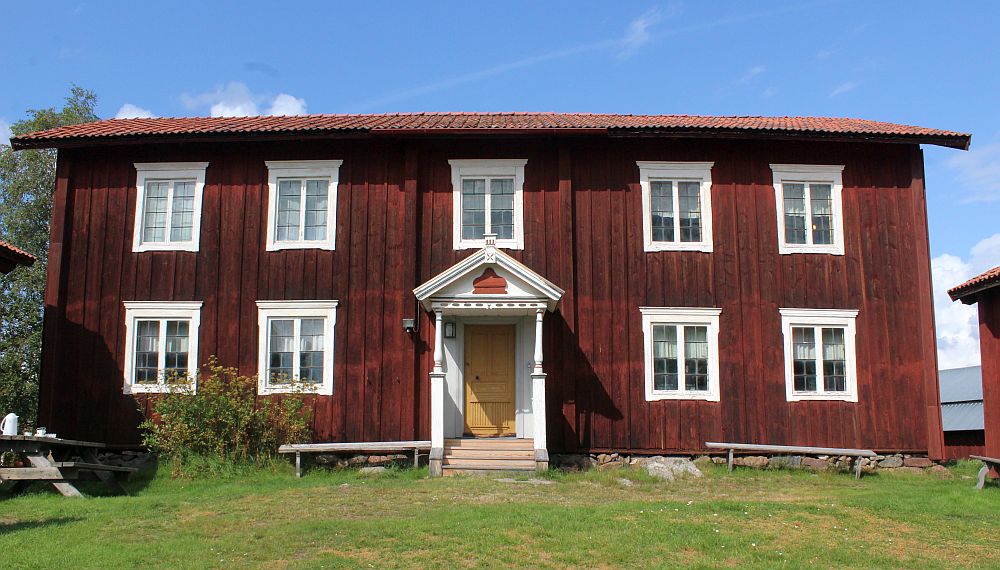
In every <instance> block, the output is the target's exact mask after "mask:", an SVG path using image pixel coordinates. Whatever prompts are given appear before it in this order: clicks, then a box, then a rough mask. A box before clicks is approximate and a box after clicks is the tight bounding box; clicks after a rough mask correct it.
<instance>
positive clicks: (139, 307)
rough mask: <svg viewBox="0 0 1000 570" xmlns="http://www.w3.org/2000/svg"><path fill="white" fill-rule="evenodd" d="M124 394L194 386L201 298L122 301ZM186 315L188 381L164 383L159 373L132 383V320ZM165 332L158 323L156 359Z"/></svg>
mask: <svg viewBox="0 0 1000 570" xmlns="http://www.w3.org/2000/svg"><path fill="white" fill-rule="evenodd" d="M124 305H125V366H124V385H123V387H122V392H123V393H125V394H157V393H164V392H172V391H176V390H177V389H184V388H190V389H194V388H195V386H196V382H197V377H198V329H199V328H200V326H201V301H193V302H192V301H125V302H124ZM162 319H168V320H174V319H188V320H190V321H191V324H190V326H189V327H188V334H189V337H188V378H189V380H190V382H189V383H188V384H171V385H168V384H165V383H164V382H163V380H164V379H163V378H162V377H161V378H160V379H159V380H158V382H157V383H156V384H155V385H153V384H135V383H134V378H133V369H134V368H135V330H136V329H135V322H136V321H147V320H162ZM165 335H166V330H165V328H164V327H160V360H161V363H162V361H163V359H164V358H165V357H166V345H165V344H164V342H163V340H164V337H165Z"/></svg>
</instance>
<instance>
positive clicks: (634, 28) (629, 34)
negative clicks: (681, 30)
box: [618, 6, 663, 57]
mask: <svg viewBox="0 0 1000 570" xmlns="http://www.w3.org/2000/svg"><path fill="white" fill-rule="evenodd" d="M662 17H663V16H662V14H661V13H660V8H659V7H658V6H654V7H652V8H650V9H649V10H647V11H646V12H645V13H644V14H643V15H641V16H639V17H638V18H636V19H634V20H632V21H631V22H629V25H628V28H626V30H625V36H624V37H623V38H622V39H621V47H620V48H619V50H618V55H619V57H629V56H631V55H632V54H634V53H635V52H636V51H638V50H639V48H641V47H642V46H644V45H646V44H648V43H649V41H650V40H651V39H653V36H652V34H650V33H649V28H650V27H652V26H653V25H654V24H656V23H657V22H659V21H660V19H661V18H662Z"/></svg>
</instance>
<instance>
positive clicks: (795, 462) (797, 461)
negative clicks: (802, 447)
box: [768, 455, 802, 469]
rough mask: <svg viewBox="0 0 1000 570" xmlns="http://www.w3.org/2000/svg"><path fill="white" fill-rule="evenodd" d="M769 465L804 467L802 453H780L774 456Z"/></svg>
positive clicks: (773, 467) (792, 467)
mask: <svg viewBox="0 0 1000 570" xmlns="http://www.w3.org/2000/svg"><path fill="white" fill-rule="evenodd" d="M768 467H770V468H771V469H798V468H799V467H802V456H801V455H778V456H776V457H772V458H771V461H770V463H768Z"/></svg>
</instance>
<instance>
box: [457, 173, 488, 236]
mask: <svg viewBox="0 0 1000 570" xmlns="http://www.w3.org/2000/svg"><path fill="white" fill-rule="evenodd" d="M485 234H486V179H485V178H466V179H463V180H462V239H482V238H483V235H485Z"/></svg>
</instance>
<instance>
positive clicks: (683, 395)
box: [646, 392, 720, 402]
mask: <svg viewBox="0 0 1000 570" xmlns="http://www.w3.org/2000/svg"><path fill="white" fill-rule="evenodd" d="M660 400H701V401H705V402H718V401H719V400H720V398H719V395H718V394H713V393H711V392H653V393H652V394H646V401H647V402H657V401H660Z"/></svg>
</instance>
